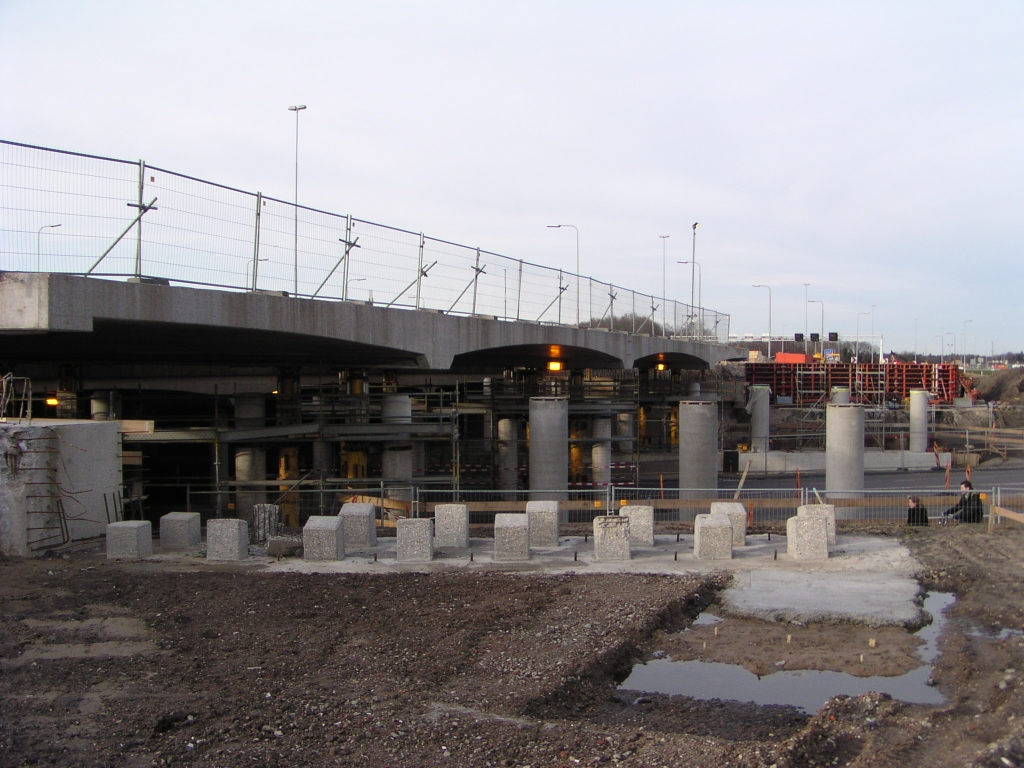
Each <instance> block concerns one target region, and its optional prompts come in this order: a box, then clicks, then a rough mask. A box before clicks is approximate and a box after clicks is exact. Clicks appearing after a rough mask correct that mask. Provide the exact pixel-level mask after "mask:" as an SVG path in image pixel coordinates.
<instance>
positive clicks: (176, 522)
mask: <svg viewBox="0 0 1024 768" xmlns="http://www.w3.org/2000/svg"><path fill="white" fill-rule="evenodd" d="M202 540H203V530H202V521H201V520H200V519H199V513H198V512H168V513H167V514H166V515H164V516H163V517H161V518H160V546H161V547H163V548H164V549H189V548H190V547H195V546H198V545H199V543H200V542H202Z"/></svg>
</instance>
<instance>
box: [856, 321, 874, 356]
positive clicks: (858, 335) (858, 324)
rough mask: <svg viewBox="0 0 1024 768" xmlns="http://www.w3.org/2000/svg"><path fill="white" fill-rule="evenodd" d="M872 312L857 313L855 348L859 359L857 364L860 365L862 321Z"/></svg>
mask: <svg viewBox="0 0 1024 768" xmlns="http://www.w3.org/2000/svg"><path fill="white" fill-rule="evenodd" d="M870 314H871V312H870V311H868V312H858V313H857V346H856V347H854V350H853V351H854V355H855V356H856V358H857V362H858V363H860V319H861V317H863V316H864V315H870Z"/></svg>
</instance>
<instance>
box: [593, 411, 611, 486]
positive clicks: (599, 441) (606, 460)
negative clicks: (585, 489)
mask: <svg viewBox="0 0 1024 768" xmlns="http://www.w3.org/2000/svg"><path fill="white" fill-rule="evenodd" d="M611 436H612V420H611V419H594V426H593V429H592V430H591V437H593V438H594V441H595V442H594V445H593V447H592V448H591V449H590V464H591V468H590V469H591V476H592V477H593V480H594V485H595V486H600V487H605V488H607V487H608V486H609V485H611V482H612V467H611V463H612V441H611Z"/></svg>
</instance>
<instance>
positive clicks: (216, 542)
mask: <svg viewBox="0 0 1024 768" xmlns="http://www.w3.org/2000/svg"><path fill="white" fill-rule="evenodd" d="M247 557H249V524H248V523H247V522H245V520H236V519H235V518H224V519H221V520H207V521H206V559H207V560H245V559H246V558H247Z"/></svg>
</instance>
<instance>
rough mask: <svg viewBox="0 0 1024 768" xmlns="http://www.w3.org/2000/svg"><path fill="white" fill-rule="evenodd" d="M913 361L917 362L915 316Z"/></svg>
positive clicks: (915, 321)
mask: <svg viewBox="0 0 1024 768" xmlns="http://www.w3.org/2000/svg"><path fill="white" fill-rule="evenodd" d="M914 362H915V363H916V362H917V318H916V317H915V318H914Z"/></svg>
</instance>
